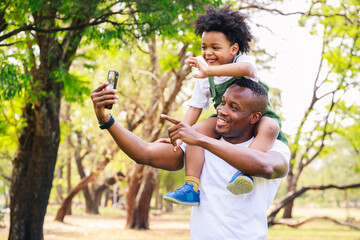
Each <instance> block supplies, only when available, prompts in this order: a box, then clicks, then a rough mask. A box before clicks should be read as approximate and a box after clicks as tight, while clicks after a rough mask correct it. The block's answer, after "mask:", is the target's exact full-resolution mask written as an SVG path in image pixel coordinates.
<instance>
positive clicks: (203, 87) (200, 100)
mask: <svg viewBox="0 0 360 240" xmlns="http://www.w3.org/2000/svg"><path fill="white" fill-rule="evenodd" d="M194 79H195V78H194ZM206 81H208V79H207V78H199V79H196V82H195V88H194V90H193V94H192V96H191V98H190V100H188V101H186V102H185V105H186V106H188V107H190V106H191V107H196V108H201V109H207V108H209V99H210V92H209V86H207V85H208V84H206Z"/></svg>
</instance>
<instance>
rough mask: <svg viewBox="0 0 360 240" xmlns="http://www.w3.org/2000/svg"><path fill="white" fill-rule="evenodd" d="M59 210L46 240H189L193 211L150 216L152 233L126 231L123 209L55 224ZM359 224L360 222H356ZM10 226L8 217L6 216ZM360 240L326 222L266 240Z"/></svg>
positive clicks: (48, 222) (3, 233) (359, 234)
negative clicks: (191, 212)
mask: <svg viewBox="0 0 360 240" xmlns="http://www.w3.org/2000/svg"><path fill="white" fill-rule="evenodd" d="M57 208H58V206H51V205H50V206H49V207H48V213H47V215H46V218H45V224H44V239H45V240H52V239H53V240H83V239H85V240H98V239H104V240H107V239H111V240H117V239H119V240H120V239H121V240H124V239H126V240H144V239H146V240H185V239H189V237H190V235H189V218H190V208H177V209H176V211H174V212H172V213H165V214H160V215H157V214H151V215H150V230H142V231H138V230H130V229H124V226H125V222H126V218H125V212H124V211H123V210H120V209H113V208H101V209H100V212H101V214H102V215H97V216H96V215H88V214H84V212H83V209H82V208H77V207H74V208H73V215H72V216H66V218H65V223H59V222H55V221H54V220H53V219H54V216H55V213H56V210H57ZM315 209H316V210H314V209H312V210H311V209H309V208H297V210H296V211H294V215H295V216H297V215H298V214H299V215H300V217H301V215H306V216H308V214H309V212H312V213H313V214H316V215H324V214H322V212H326V213H327V214H328V215H331V216H333V217H335V216H337V217H340V219H341V218H342V215H343V212H344V209H338V208H333V209H329V208H327V209H320V208H315ZM300 213H301V214H300ZM359 213H360V210H359V209H355V210H352V214H351V216H352V217H354V216H356V217H357V218H358V217H359V216H360V214H359ZM356 220H357V221H358V225H360V224H359V219H356ZM5 221H6V225H7V226H9V216H8V214H6V216H5ZM7 236H8V229H0V240H5V239H7ZM300 239H301V240H347V239H349V240H350V239H351V240H360V231H358V230H354V229H350V228H349V227H346V226H340V225H337V224H335V223H332V222H329V221H326V220H316V221H313V222H310V223H307V224H304V225H302V226H300V227H299V228H290V227H287V226H280V225H277V226H273V227H271V228H270V229H269V236H268V238H267V240H300Z"/></svg>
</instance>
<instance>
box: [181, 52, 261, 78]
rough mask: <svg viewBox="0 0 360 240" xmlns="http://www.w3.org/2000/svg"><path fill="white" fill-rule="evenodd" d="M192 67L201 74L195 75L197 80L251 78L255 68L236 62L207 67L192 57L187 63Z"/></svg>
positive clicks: (246, 63)
mask: <svg viewBox="0 0 360 240" xmlns="http://www.w3.org/2000/svg"><path fill="white" fill-rule="evenodd" d="M187 63H188V64H189V65H190V66H191V67H196V68H197V69H199V73H195V74H193V77H195V78H206V77H212V76H230V77H243V76H251V74H252V73H253V71H254V67H253V65H252V64H251V63H248V62H235V63H229V64H223V65H218V66H206V64H205V63H203V62H201V61H200V60H199V59H197V58H194V57H191V58H189V60H188V61H187Z"/></svg>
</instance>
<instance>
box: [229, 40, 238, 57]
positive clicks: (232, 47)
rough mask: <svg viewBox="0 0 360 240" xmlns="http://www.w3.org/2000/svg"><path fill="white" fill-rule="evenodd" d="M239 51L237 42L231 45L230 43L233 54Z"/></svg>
mask: <svg viewBox="0 0 360 240" xmlns="http://www.w3.org/2000/svg"><path fill="white" fill-rule="evenodd" d="M238 51H239V44H237V43H234V44H233V45H231V53H232V54H233V55H236V54H237V53H238Z"/></svg>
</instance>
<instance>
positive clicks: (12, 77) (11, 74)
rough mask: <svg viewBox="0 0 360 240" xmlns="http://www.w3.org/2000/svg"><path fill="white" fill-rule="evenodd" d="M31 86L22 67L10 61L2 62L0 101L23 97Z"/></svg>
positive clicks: (0, 64)
mask: <svg viewBox="0 0 360 240" xmlns="http://www.w3.org/2000/svg"><path fill="white" fill-rule="evenodd" d="M28 84H29V76H28V75H27V74H24V73H22V71H21V68H20V66H18V65H15V64H11V63H9V61H6V60H2V61H1V62H0V85H1V88H0V101H3V100H11V99H13V98H14V97H23V93H24V90H25V89H27V87H28Z"/></svg>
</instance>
